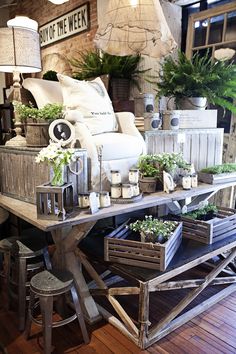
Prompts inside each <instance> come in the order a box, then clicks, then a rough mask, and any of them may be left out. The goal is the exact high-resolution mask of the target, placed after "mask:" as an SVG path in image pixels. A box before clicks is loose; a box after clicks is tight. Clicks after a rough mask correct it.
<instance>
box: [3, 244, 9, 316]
mask: <svg viewBox="0 0 236 354" xmlns="http://www.w3.org/2000/svg"><path fill="white" fill-rule="evenodd" d="M10 261H11V253H10V251H6V252H4V273H5V277H6V287H7V310H9V308H10V296H11V295H10Z"/></svg>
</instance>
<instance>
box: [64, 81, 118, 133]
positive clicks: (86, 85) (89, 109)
mask: <svg viewBox="0 0 236 354" xmlns="http://www.w3.org/2000/svg"><path fill="white" fill-rule="evenodd" d="M57 77H58V80H59V82H60V84H61V88H62V95H63V101H64V106H66V108H67V109H77V110H78V111H79V112H81V113H82V114H83V116H84V122H85V124H86V125H87V127H88V129H89V130H90V132H91V134H92V135H95V134H100V133H105V132H112V131H115V130H117V122H116V117H115V114H114V111H113V107H112V104H111V100H110V98H109V96H108V93H107V91H106V88H105V86H104V84H103V82H102V80H101V79H100V78H99V77H98V78H96V79H95V80H93V81H80V80H75V79H72V78H71V77H68V76H65V75H61V74H58V75H57Z"/></svg>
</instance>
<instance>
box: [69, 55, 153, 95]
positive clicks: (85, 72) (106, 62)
mask: <svg viewBox="0 0 236 354" xmlns="http://www.w3.org/2000/svg"><path fill="white" fill-rule="evenodd" d="M140 60H141V57H140V55H128V56H123V57H121V56H117V55H110V54H108V53H103V52H102V53H101V51H98V50H95V51H85V52H79V53H78V58H72V59H71V60H70V64H71V65H72V66H73V67H74V68H75V69H74V74H73V77H74V78H76V79H78V80H86V79H91V78H94V77H97V76H103V77H104V76H105V77H107V75H109V78H110V85H109V94H110V97H111V98H112V99H113V100H118V99H123V100H125V99H129V89H130V83H133V84H134V85H136V86H137V87H138V89H140V87H139V84H138V78H139V76H140V74H142V73H145V72H146V71H148V70H149V69H146V70H138V64H139V63H140ZM101 78H102V77H101ZM117 85H118V86H117Z"/></svg>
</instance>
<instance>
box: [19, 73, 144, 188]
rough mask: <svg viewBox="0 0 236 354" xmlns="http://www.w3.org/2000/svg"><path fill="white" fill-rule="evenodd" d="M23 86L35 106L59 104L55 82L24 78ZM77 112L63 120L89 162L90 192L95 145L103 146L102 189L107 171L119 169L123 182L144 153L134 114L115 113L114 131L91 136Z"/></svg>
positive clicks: (94, 181) (95, 176)
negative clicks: (115, 124)
mask: <svg viewBox="0 0 236 354" xmlns="http://www.w3.org/2000/svg"><path fill="white" fill-rule="evenodd" d="M23 86H24V87H25V88H26V89H28V90H29V91H30V92H31V93H32V95H33V96H34V98H35V101H36V103H37V104H38V102H39V106H40V107H42V106H43V105H45V104H47V103H51V102H53V103H54V102H58V103H63V99H62V93H61V92H62V89H61V86H60V83H59V82H50V81H45V80H41V79H31V78H28V79H25V80H24V83H23ZM48 93H49V94H48ZM69 96H70V95H69ZM70 97H71V96H70ZM91 99H93V98H91ZM64 101H65V97H64ZM91 104H92V103H91ZM70 112H73V114H70ZM77 112H78V114H75V113H76V110H75V109H74V108H73V110H68V112H67V114H66V115H65V117H66V119H68V120H69V121H70V122H71V123H72V124H74V127H75V136H76V140H77V146H78V145H79V146H80V147H81V148H85V149H86V150H87V153H88V158H89V159H90V162H91V173H90V176H91V181H90V183H91V187H92V188H93V189H94V190H96V189H98V187H99V172H100V170H99V161H98V151H97V150H98V147H99V146H102V147H103V148H102V186H103V188H105V189H108V188H109V181H110V171H111V170H120V172H121V176H122V181H125V179H126V178H127V176H128V171H129V168H131V167H132V166H134V165H135V164H136V163H137V160H138V158H139V156H140V155H142V154H145V153H146V146H145V142H144V140H143V137H142V136H141V134H140V133H139V131H138V129H137V128H136V127H135V124H134V119H135V117H134V115H133V114H132V113H130V112H122V113H116V114H115V118H116V122H117V123H118V131H112V132H109V131H108V132H102V133H99V134H94V132H92V131H91V129H90V127H89V124H87V121H86V119H83V116H81V112H80V111H79V110H78V111H77ZM96 119H97V118H96ZM103 119H104V118H102V119H101V124H102V123H103ZM98 121H99V118H98Z"/></svg>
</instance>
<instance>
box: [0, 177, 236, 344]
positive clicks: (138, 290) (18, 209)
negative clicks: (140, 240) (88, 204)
mask: <svg viewBox="0 0 236 354" xmlns="http://www.w3.org/2000/svg"><path fill="white" fill-rule="evenodd" d="M235 185H236V182H234V183H233V182H232V183H223V184H220V185H215V186H213V185H207V184H201V185H199V187H198V188H195V189H192V190H190V191H184V190H177V191H175V192H173V193H172V194H166V193H163V192H157V193H153V194H151V195H148V196H144V198H143V199H142V200H141V201H139V202H137V203H133V204H116V205H112V206H111V207H109V208H105V209H102V210H99V211H98V213H96V214H93V215H91V214H89V213H88V211H84V210H83V211H82V210H79V209H77V210H75V211H74V213H73V215H71V217H69V218H68V219H66V220H65V221H51V220H40V219H37V213H36V206H34V205H32V204H29V203H27V202H23V201H20V200H17V199H13V198H11V197H7V196H4V195H1V194H0V206H1V207H3V208H4V209H6V210H7V211H9V212H11V213H13V214H14V215H16V216H17V217H19V218H21V219H23V220H25V221H27V222H29V223H31V224H32V225H34V226H36V227H37V228H39V229H41V230H43V231H51V233H52V237H53V240H54V242H55V244H56V252H55V261H56V262H57V267H58V266H59V267H61V268H67V269H68V270H70V271H71V272H72V273H73V275H74V278H75V281H76V286H77V289H78V291H79V293H80V296H81V299H82V305H83V310H84V313H85V316H86V318H87V319H88V321H89V322H90V323H93V322H95V321H97V320H98V319H99V318H100V314H102V315H103V316H104V317H106V318H108V320H110V321H111V322H112V323H113V324H114V325H115V326H116V327H118V328H119V329H121V330H122V332H123V333H124V334H126V335H127V336H128V337H129V338H130V339H132V340H133V341H134V342H135V343H136V344H137V345H139V346H140V347H142V348H144V347H147V346H148V345H150V344H152V343H154V342H155V341H156V340H158V339H159V338H161V337H163V336H164V335H166V334H167V333H169V332H170V331H171V330H173V329H175V328H177V327H178V326H180V325H181V324H182V323H184V322H186V321H188V320H189V319H190V318H191V316H192V317H193V316H195V315H196V314H198V313H200V312H201V311H204V309H206V308H207V306H210V305H211V304H213V303H215V302H216V301H219V300H220V299H222V298H223V297H224V296H227V295H228V294H229V293H230V292H232V291H234V290H235V285H232V286H230V287H229V290H227V291H224V292H223V293H219V296H218V297H217V298H215V300H214V301H213V300H212V301H211V302H209V303H208V304H206V305H204V306H203V307H201V309H202V310H201V309H197V310H196V311H195V312H191V314H188V316H186V317H185V318H184V319H182V320H179V319H177V320H174V318H175V317H176V315H178V314H179V313H180V312H181V311H182V309H184V308H185V306H186V305H187V304H188V303H190V302H191V301H192V299H194V298H195V296H197V294H198V293H200V292H201V291H202V290H203V289H204V288H205V287H206V286H207V285H208V284H209V283H210V282H216V283H217V282H218V284H221V283H222V282H228V283H231V282H236V277H233V278H232V279H228V280H219V279H218V278H217V279H215V278H216V276H217V275H218V274H219V273H220V271H221V270H222V269H223V268H224V267H225V266H226V265H227V264H228V263H229V262H230V261H231V260H232V259H233V257H234V256H235V255H236V251H235V250H233V251H232V252H231V253H230V255H229V256H228V257H227V259H226V260H223V261H222V262H221V264H220V266H218V267H217V268H216V269H215V270H214V271H212V272H211V273H210V274H209V275H208V277H207V278H206V279H204V280H203V279H200V280H197V281H193V280H190V281H189V282H188V281H187V282H182V283H180V284H176V283H175V282H174V283H173V282H170V284H169V282H168V281H169V280H170V279H171V278H173V277H174V276H175V275H177V274H180V273H181V272H183V271H185V270H187V269H191V268H192V267H194V266H195V265H197V264H200V263H202V262H204V261H205V260H207V259H210V258H211V257H212V256H214V255H217V254H221V253H222V252H224V251H227V250H231V249H234V248H235V247H236V236H232V237H231V238H230V239H227V240H224V242H223V241H222V243H220V244H219V243H218V244H216V245H214V246H201V247H202V248H201V249H199V248H198V249H197V250H195V251H194V250H193V252H194V254H192V255H190V258H188V259H187V258H186V254H188V245H187V246H186V247H187V248H185V244H183V247H184V248H183V254H182V255H181V254H180V253H177V255H176V257H175V258H174V260H173V261H172V262H171V264H170V266H169V267H168V268H167V270H166V271H165V272H162V273H160V272H159V273H155V274H154V276H153V275H152V274H153V273H152V272H151V273H148V277H147V278H140V276H141V277H142V274H144V272H143V270H142V268H139V269H135V268H134V267H133V268H134V269H133V270H131V271H130V274H127V273H129V272H128V270H127V269H126V268H127V267H123V268H124V269H123V270H122V267H121V268H120V270H119V271H121V272H123V274H124V276H126V275H127V276H128V278H133V279H136V282H137V283H138V286H137V285H136V286H134V287H129V288H115V289H114V290H113V289H108V286H107V285H106V283H105V282H104V281H103V276H100V275H99V274H98V273H97V272H96V271H95V269H94V268H93V266H92V264H91V262H89V261H88V259H87V258H86V257H85V256H84V255H83V253H82V252H81V251H80V249H79V248H78V244H79V243H80V241H81V240H82V239H83V238H84V237H85V236H86V235H87V233H88V232H89V231H90V230H91V228H92V227H93V226H94V224H95V223H96V221H97V220H100V219H104V218H107V217H110V216H116V215H121V214H125V213H128V212H132V211H136V210H141V209H145V208H149V207H153V206H159V205H164V204H167V205H168V206H170V207H171V208H172V209H173V208H175V209H176V210H177V211H178V208H180V202H181V201H183V200H185V199H186V198H189V197H191V198H192V202H191V204H190V205H189V207H190V208H191V207H193V206H194V205H195V204H196V203H198V202H199V201H200V200H204V199H208V198H209V197H210V196H212V195H213V194H215V193H216V192H217V191H219V190H221V189H223V188H228V187H233V186H235ZM32 237H34V235H32ZM204 247H205V248H204ZM203 248H204V249H203ZM179 252H180V251H179ZM178 255H179V256H180V259H178ZM77 256H78V257H79V260H80V262H81V263H82V264H83V265H84V266H85V268H86V270H87V271H88V273H89V274H90V275H91V277H92V279H94V283H95V284H96V287H97V289H94V290H93V294H95V292H96V291H98V292H99V291H100V293H101V291H102V295H105V296H106V297H107V299H108V300H109V302H110V303H111V305H112V306H113V308H114V309H115V311H116V313H117V314H118V317H119V318H114V316H110V315H109V313H108V312H107V311H106V310H104V309H102V308H101V307H100V306H97V304H96V303H95V301H94V299H93V297H92V296H91V293H90V291H89V288H88V285H87V284H86V281H85V279H84V277H83V274H82V271H81V267H80V265H79V263H78V257H77ZM173 262H175V263H173ZM114 269H115V268H114ZM145 272H146V271H145ZM131 273H132V274H131ZM135 273H136V274H135ZM169 287H172V288H173V289H175V288H176V289H178V288H181V287H193V288H194V290H192V292H191V294H190V295H189V296H188V297H186V299H184V301H183V302H181V303H180V304H179V305H178V306H177V307H176V308H175V309H174V310H173V311H172V312H171V313H170V314H168V315H167V316H166V318H165V320H164V322H163V321H162V322H161V323H160V324H158V326H157V327H155V328H152V329H151V331H150V332H149V331H148V324H149V322H148V299H149V292H152V291H159V290H161V289H162V290H164V289H165V290H166V289H168V288H169ZM130 294H138V296H139V306H140V311H139V319H138V324H137V323H134V322H133V320H132V319H131V318H130V317H129V316H128V314H127V313H126V312H125V310H124V309H123V307H122V306H121V305H120V303H119V302H118V300H117V299H116V295H130ZM200 310H201V311H200ZM190 315H191V316H190ZM172 320H173V322H172ZM171 322H172V324H170V323H171Z"/></svg>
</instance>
